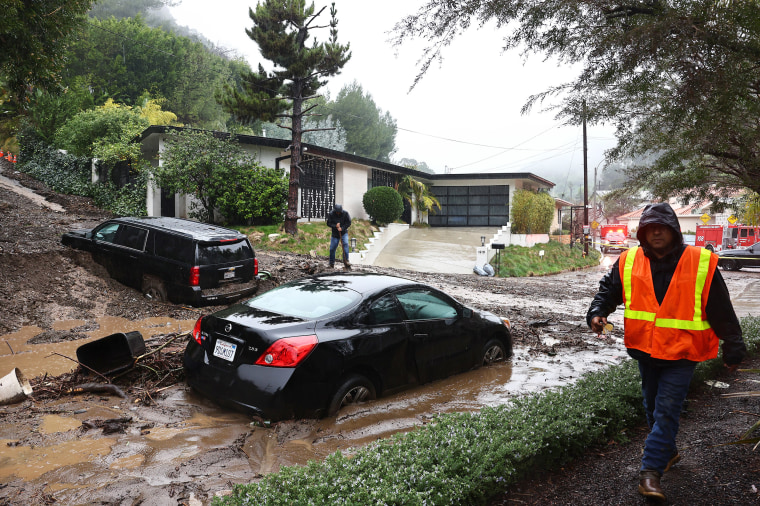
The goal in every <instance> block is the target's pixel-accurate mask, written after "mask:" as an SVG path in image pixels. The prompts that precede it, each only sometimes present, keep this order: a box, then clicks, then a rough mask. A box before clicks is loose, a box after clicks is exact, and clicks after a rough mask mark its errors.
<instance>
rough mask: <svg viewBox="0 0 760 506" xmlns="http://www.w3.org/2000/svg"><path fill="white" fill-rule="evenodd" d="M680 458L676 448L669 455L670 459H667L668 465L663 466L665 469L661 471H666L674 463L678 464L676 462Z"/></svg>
mask: <svg viewBox="0 0 760 506" xmlns="http://www.w3.org/2000/svg"><path fill="white" fill-rule="evenodd" d="M680 460H681V454H680V453H678V448H676V449H675V450H673V456H671V457H670V460H669V461H668V465H666V466H665V470H664V471H663V473H666V472H668V470H669V469H670V468H671V467H673V466H674V465H676V464H678V462H679V461H680Z"/></svg>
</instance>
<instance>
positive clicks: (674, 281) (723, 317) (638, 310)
mask: <svg viewBox="0 0 760 506" xmlns="http://www.w3.org/2000/svg"><path fill="white" fill-rule="evenodd" d="M636 237H637V239H638V240H639V243H640V246H639V247H634V248H631V249H630V250H628V251H626V252H624V253H623V254H622V255H621V256H620V258H619V259H618V261H617V262H615V264H614V265H613V266H612V269H611V270H610V271H609V272H608V273H607V274H606V275H605V276H604V277H603V278H602V280H601V282H600V283H599V292H598V293H597V294H596V296H595V297H594V300H593V301H592V302H591V307H590V308H589V310H588V314H587V315H586V321H587V323H588V325H589V327H590V328H591V330H593V331H594V332H597V333H601V332H602V330H603V329H604V326H605V325H606V324H607V316H608V315H609V314H610V313H612V312H613V311H615V309H616V308H617V306H618V305H620V304H624V308H625V309H624V318H625V330H624V333H625V346H626V348H627V350H628V354H629V355H630V356H631V357H632V358H634V359H635V360H637V361H638V364H639V372H640V374H641V385H642V394H643V396H644V409H645V411H646V416H647V423H648V424H649V429H650V432H649V435H648V436H647V439H646V442H645V443H644V455H643V457H642V459H641V470H640V472H639V487H638V490H639V493H640V494H641V495H643V496H645V497H648V498H651V499H655V500H659V501H665V494H664V493H663V491H662V488H661V486H660V478H661V477H662V474H663V473H664V472H665V471H667V470H668V469H670V467H671V466H673V465H674V464H675V463H677V462H678V461H679V460H680V459H681V455H680V454H679V453H678V449H677V447H676V434H677V433H678V425H679V417H680V413H681V406H682V405H683V402H684V400H685V399H686V394H687V393H688V390H689V384H690V382H691V378H692V375H693V373H694V368H695V367H696V365H697V363H698V362H701V361H704V360H708V359H711V358H714V357H715V356H717V353H718V339H721V340H723V361H724V363H725V365H726V367H728V369H729V371H730V372H734V371H735V370H736V368H737V366H738V364H739V363H740V362H741V361H742V359H743V357H744V355H745V353H746V347H745V345H744V340H743V338H742V332H741V327H740V326H739V321H738V319H737V317H736V313H735V312H734V308H733V306H732V304H731V299H730V298H729V295H728V289H727V288H726V284H725V282H724V281H723V277H722V276H721V275H720V272H719V271H718V269H717V256H716V255H714V254H712V253H710V252H709V251H708V250H706V249H703V248H696V247H694V246H687V245H685V244H684V242H683V236H682V235H681V227H680V225H679V223H678V217H677V216H676V214H675V212H674V211H673V209H672V208H671V207H670V205H668V204H666V203H662V204H650V205H648V206H647V207H646V208H645V209H644V212H643V214H642V215H641V220H640V221H639V229H638V231H637V233H636Z"/></svg>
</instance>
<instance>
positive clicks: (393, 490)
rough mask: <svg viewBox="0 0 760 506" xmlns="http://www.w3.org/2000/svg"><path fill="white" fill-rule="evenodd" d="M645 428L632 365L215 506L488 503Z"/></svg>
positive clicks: (755, 322) (454, 420)
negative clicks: (593, 449) (638, 426)
mask: <svg viewBox="0 0 760 506" xmlns="http://www.w3.org/2000/svg"><path fill="white" fill-rule="evenodd" d="M742 329H743V331H744V336H745V340H746V341H747V347H748V349H749V350H750V351H752V352H755V353H756V352H757V343H758V342H760V318H756V317H747V318H743V319H742ZM719 362H720V361H719V360H713V361H709V362H705V363H704V364H701V365H705V366H707V365H710V364H711V363H719ZM695 379H696V378H695ZM643 421H644V412H643V406H642V402H641V383H640V379H639V373H638V368H637V367H636V362H635V361H633V360H626V361H625V362H623V363H622V364H620V365H615V366H612V367H610V368H608V369H606V370H602V371H598V372H594V373H590V374H587V375H585V376H584V377H582V378H581V379H579V380H578V381H577V382H575V383H574V384H572V385H569V386H567V387H563V388H560V389H558V390H550V391H546V392H543V393H539V394H531V395H527V396H525V397H521V398H518V399H515V400H514V401H513V402H512V403H511V404H509V405H505V406H499V407H495V408H484V409H483V410H482V411H481V412H480V413H455V414H444V415H440V416H438V417H437V418H436V419H435V420H434V421H433V423H431V424H429V425H426V426H423V427H420V428H418V429H416V430H413V431H412V432H409V433H407V434H396V435H395V436H393V437H392V438H390V439H385V440H381V441H378V442H377V443H375V444H373V445H370V446H367V447H365V448H361V449H359V450H357V451H356V452H355V454H354V455H352V456H346V455H344V454H342V453H341V452H337V453H334V454H332V455H330V456H328V457H327V458H326V459H325V461H324V462H315V461H311V462H309V463H308V465H306V466H304V467H285V468H282V469H281V470H280V472H278V473H275V474H270V475H267V476H265V477H264V478H263V479H262V480H261V481H260V482H258V483H251V484H248V485H236V486H235V488H234V490H233V494H232V495H231V496H228V497H223V498H215V499H214V504H217V505H220V504H234V505H238V504H241V505H242V504H258V505H291V504H404V505H423V504H425V505H450V504H467V505H470V504H484V503H485V502H486V500H487V499H488V498H489V497H491V496H493V495H496V494H497V493H499V492H501V491H503V490H504V489H506V488H507V487H508V486H510V485H512V484H514V483H516V482H518V481H519V480H521V479H524V478H525V477H527V476H530V474H531V473H532V472H534V471H535V470H537V469H541V470H548V469H556V468H557V467H559V466H562V465H564V464H566V463H567V462H568V461H570V460H572V459H573V458H575V457H578V456H580V455H583V453H584V452H586V451H587V449H588V448H589V447H590V446H592V445H594V444H599V443H604V442H607V441H609V440H610V439H624V438H625V435H624V431H625V429H626V428H628V427H631V426H633V425H634V424H640V423H643Z"/></svg>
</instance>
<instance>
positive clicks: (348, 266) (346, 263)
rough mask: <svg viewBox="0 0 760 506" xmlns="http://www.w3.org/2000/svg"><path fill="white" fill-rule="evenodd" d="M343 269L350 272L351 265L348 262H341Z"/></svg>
mask: <svg viewBox="0 0 760 506" xmlns="http://www.w3.org/2000/svg"><path fill="white" fill-rule="evenodd" d="M343 268H344V269H345V270H347V271H350V270H351V264H350V263H349V262H343Z"/></svg>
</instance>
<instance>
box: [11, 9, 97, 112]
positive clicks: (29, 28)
mask: <svg viewBox="0 0 760 506" xmlns="http://www.w3.org/2000/svg"><path fill="white" fill-rule="evenodd" d="M93 3H95V1H94V0H68V1H66V2H61V1H60V0H35V1H33V2H31V1H28V0H5V1H3V8H2V22H0V47H2V51H0V78H2V81H3V82H4V83H5V86H7V88H8V90H9V92H10V96H11V98H12V99H13V100H14V102H13V103H14V104H15V105H16V108H17V110H18V111H19V112H20V111H22V110H23V109H25V107H26V105H27V95H28V94H29V93H30V92H32V91H33V90H35V89H38V88H39V89H52V88H54V87H55V85H56V84H57V83H58V82H59V80H60V74H61V71H62V69H63V68H64V67H65V66H66V65H67V64H68V62H67V61H66V59H65V54H66V47H67V45H68V44H69V42H71V39H72V37H74V36H75V35H76V34H77V33H78V31H79V29H80V28H81V27H82V26H83V25H85V24H86V16H85V14H86V13H87V11H88V10H89V9H90V7H91V6H92V4H93Z"/></svg>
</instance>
